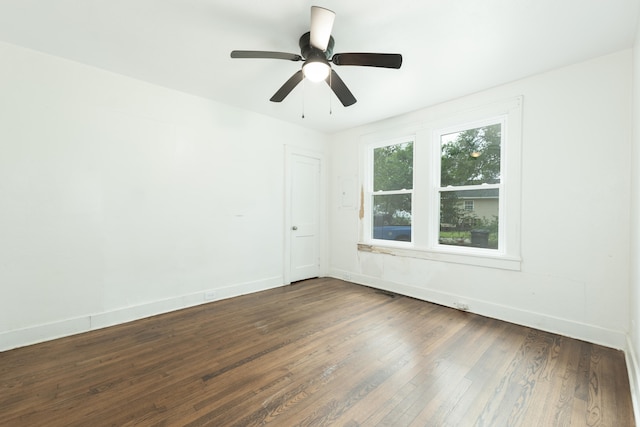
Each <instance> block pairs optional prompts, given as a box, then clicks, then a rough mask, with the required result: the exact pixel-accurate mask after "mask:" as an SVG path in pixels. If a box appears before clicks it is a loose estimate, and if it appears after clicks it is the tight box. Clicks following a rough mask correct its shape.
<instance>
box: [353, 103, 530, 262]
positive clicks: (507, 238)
mask: <svg viewBox="0 0 640 427" xmlns="http://www.w3.org/2000/svg"><path fill="white" fill-rule="evenodd" d="M521 127H522V97H516V98H512V99H508V100H505V101H501V102H496V103H495V104H491V105H489V106H486V107H480V108H476V109H462V110H461V112H459V113H456V112H455V111H452V112H451V113H450V114H442V115H441V116H440V117H438V119H437V120H434V121H430V122H425V123H420V124H417V123H414V124H413V125H411V127H410V128H408V127H407V128H404V129H403V128H400V129H397V130H399V131H400V132H402V134H404V135H406V134H407V133H410V135H411V136H409V137H401V138H398V137H397V134H396V136H394V135H393V133H394V132H395V131H394V130H385V131H382V132H381V133H380V134H369V135H367V136H366V137H365V138H364V139H363V141H362V148H363V151H362V152H363V154H364V155H363V156H362V157H361V159H362V160H363V168H362V170H363V172H364V174H363V176H362V179H363V184H364V185H363V193H362V196H363V197H362V206H361V211H360V218H361V220H362V223H363V227H362V228H361V230H362V232H361V233H362V234H361V239H360V242H361V244H360V245H359V249H360V250H362V251H372V250H373V251H377V249H376V246H380V247H385V249H384V250H383V252H385V253H391V254H393V255H398V256H408V257H415V258H423V259H432V260H438V261H448V262H455V263H463V264H472V265H478V266H487V267H497V268H506V269H519V268H520V241H519V240H520V164H521V163H520V152H521V145H522V142H521V134H522V132H521Z"/></svg>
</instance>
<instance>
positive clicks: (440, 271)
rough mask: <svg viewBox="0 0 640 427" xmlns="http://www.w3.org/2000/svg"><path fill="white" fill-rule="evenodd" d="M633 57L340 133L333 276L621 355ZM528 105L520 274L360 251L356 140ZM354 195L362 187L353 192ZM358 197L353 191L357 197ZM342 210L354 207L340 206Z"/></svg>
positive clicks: (616, 57)
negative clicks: (461, 114) (515, 100)
mask: <svg viewBox="0 0 640 427" xmlns="http://www.w3.org/2000/svg"><path fill="white" fill-rule="evenodd" d="M631 65H632V51H631V50H626V51H622V52H619V53H615V54H612V55H608V56H605V57H601V58H596V59H594V60H591V61H588V62H584V63H580V64H576V65H573V66H569V67H566V68H562V69H558V70H554V71H551V72H547V73H544V74H540V75H536V76H532V77H530V78H527V79H524V80H521V81H517V82H514V83H512V84H508V85H504V86H500V87H497V88H494V89H491V90H487V91H485V92H482V93H478V94H474V95H470V96H467V97H464V98H461V99H458V100H455V101H452V102H449V103H446V104H443V105H439V106H434V107H432V108H426V109H424V110H420V111H417V112H413V113H410V114H406V115H403V116H401V117H396V118H393V119H389V120H385V121H382V122H379V123H374V124H370V125H367V126H363V127H360V128H357V129H352V130H349V131H345V132H341V133H338V134H336V135H334V136H333V138H332V139H333V141H332V146H333V148H332V159H333V162H332V168H333V169H332V171H331V173H330V176H331V179H332V182H331V184H332V188H331V190H330V195H331V197H330V199H331V202H332V207H331V212H330V230H331V246H330V249H331V250H330V253H331V256H332V259H331V266H332V271H331V274H332V275H333V276H335V277H340V278H350V279H351V280H354V281H356V282H360V283H363V284H368V285H373V286H378V287H383V288H386V289H389V290H392V291H396V292H400V293H404V294H408V295H412V296H415V297H418V298H423V299H426V300H430V301H434V302H437V303H441V304H444V305H450V306H451V305H453V303H454V302H456V301H460V300H463V301H465V302H467V303H468V304H469V306H470V308H471V311H474V312H477V313H481V314H485V315H488V316H491V317H496V318H501V319H505V320H508V321H512V322H515V323H519V324H524V325H529V326H533V327H537V328H540V329H544V330H548V331H553V332H558V333H561V334H565V335H568V336H573V337H577V338H581V339H585V340H588V341H591V342H596V343H602V344H605V345H608V346H612V347H616V348H624V347H625V346H626V333H627V330H628V324H629V304H628V300H629V297H630V295H629V265H630V264H629V244H630V237H629V222H630V218H629V209H630V202H629V192H630V173H631V172H630V160H629V158H630V153H631V149H630V142H631V84H632V78H631ZM518 95H523V96H524V104H523V105H524V107H523V129H524V130H523V151H522V157H523V160H522V192H521V195H522V233H521V249H522V252H521V253H522V264H521V271H507V270H500V269H493V268H486V267H474V266H467V265H461V264H453V263H445V262H440V261H433V260H425V259H416V258H405V257H401V256H390V255H384V254H377V253H369V252H358V251H357V246H356V245H357V243H358V233H359V229H360V223H359V219H358V209H357V205H358V203H359V201H358V200H356V201H355V202H354V205H356V206H355V207H349V206H346V207H345V206H344V205H345V203H343V202H342V199H341V198H342V188H341V185H342V183H343V182H344V181H345V180H350V179H357V177H358V176H359V171H358V143H359V140H360V137H361V136H362V135H370V134H375V133H376V132H385V133H388V132H389V130H390V129H398V132H399V134H401V133H402V129H403V127H410V126H413V125H416V126H418V125H420V124H423V123H426V122H429V121H431V120H433V119H434V118H438V117H440V116H441V115H442V114H444V112H445V111H462V110H466V109H469V108H475V107H482V106H484V105H487V104H490V103H492V102H496V101H502V100H504V99H508V98H511V97H514V96H518ZM357 188H359V186H357ZM354 193H355V196H354V197H355V198H356V199H357V198H358V197H359V194H358V193H359V191H358V190H357V189H356V191H354ZM346 205H349V203H346Z"/></svg>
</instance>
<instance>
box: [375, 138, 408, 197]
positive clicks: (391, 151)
mask: <svg viewBox="0 0 640 427" xmlns="http://www.w3.org/2000/svg"><path fill="white" fill-rule="evenodd" d="M412 188H413V142H404V143H402V144H396V145H388V146H386V147H380V148H376V149H374V150H373V191H394V190H410V189H412Z"/></svg>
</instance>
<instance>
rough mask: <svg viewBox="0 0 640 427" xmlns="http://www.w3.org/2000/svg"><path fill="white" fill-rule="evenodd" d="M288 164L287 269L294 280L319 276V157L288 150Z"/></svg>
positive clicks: (290, 280) (290, 278) (291, 279)
mask: <svg viewBox="0 0 640 427" xmlns="http://www.w3.org/2000/svg"><path fill="white" fill-rule="evenodd" d="M288 163H289V171H288V172H289V173H288V175H289V178H288V181H289V182H288V189H289V200H288V203H287V205H288V208H289V215H288V217H289V221H288V230H287V231H288V234H289V236H288V241H289V242H288V243H289V245H288V247H289V251H288V252H289V260H288V261H289V262H288V264H289V269H288V270H289V282H296V281H298V280H304V279H309V278H312V277H318V276H319V275H320V158H319V157H314V156H313V155H305V154H301V153H298V152H289V162H288ZM286 261H287V260H285V264H287V262H286Z"/></svg>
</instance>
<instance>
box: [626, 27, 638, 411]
mask: <svg viewBox="0 0 640 427" xmlns="http://www.w3.org/2000/svg"><path fill="white" fill-rule="evenodd" d="M634 45H635V48H634V52H633V53H634V55H633V150H632V158H631V159H632V160H631V162H632V163H631V164H632V181H631V233H630V235H631V281H630V288H631V297H630V298H629V301H630V302H629V304H630V331H629V345H628V350H627V367H628V370H629V378H630V380H631V391H632V394H634V397H635V398H634V399H633V402H634V403H635V405H636V406H635V410H636V418H637V419H640V406H639V405H640V363H639V360H638V357H640V27H639V28H638V32H637V33H636V39H635V44H634Z"/></svg>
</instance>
